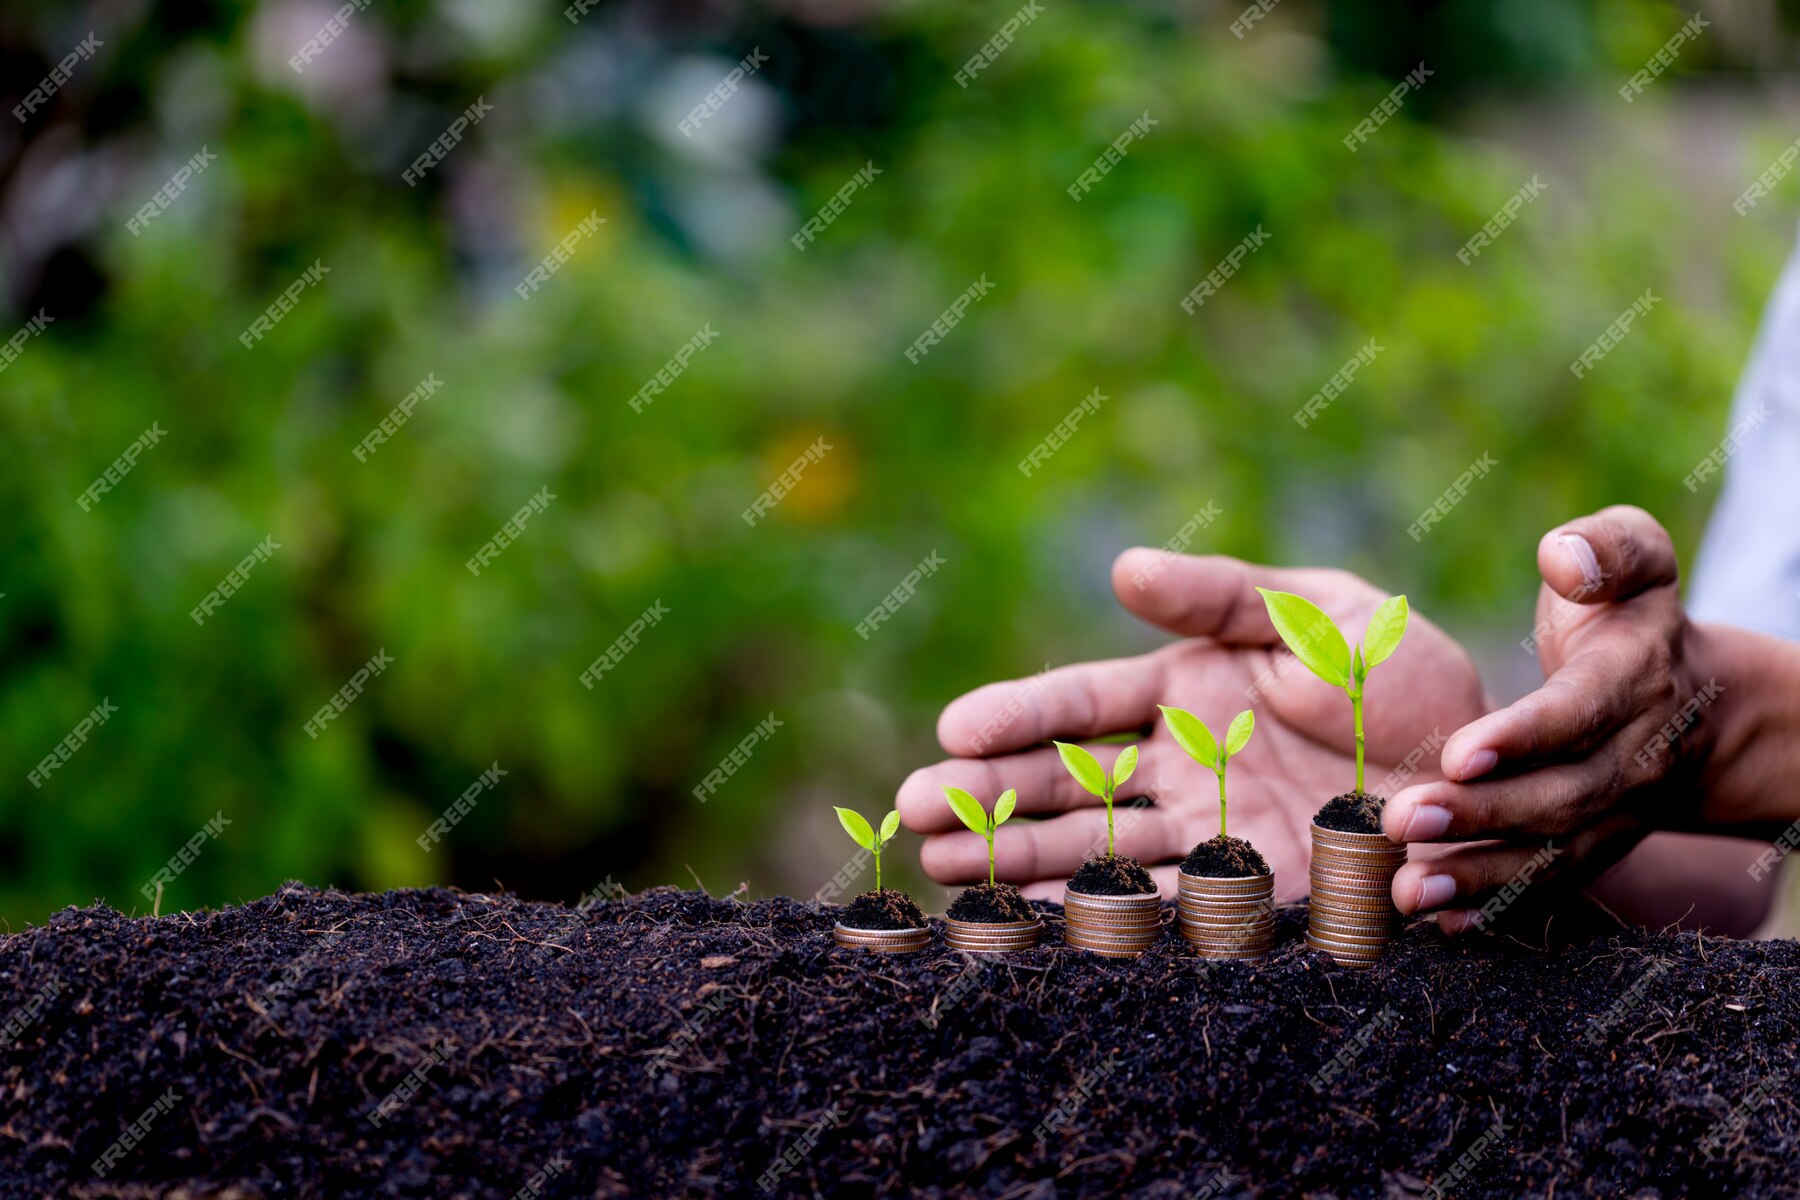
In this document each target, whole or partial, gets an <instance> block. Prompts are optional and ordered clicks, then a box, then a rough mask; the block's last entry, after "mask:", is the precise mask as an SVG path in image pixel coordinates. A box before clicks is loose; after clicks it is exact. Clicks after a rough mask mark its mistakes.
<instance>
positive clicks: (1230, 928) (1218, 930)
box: [1180, 871, 1275, 959]
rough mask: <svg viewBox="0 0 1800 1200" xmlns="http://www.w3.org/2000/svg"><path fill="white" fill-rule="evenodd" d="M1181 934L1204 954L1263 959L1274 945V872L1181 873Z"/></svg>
mask: <svg viewBox="0 0 1800 1200" xmlns="http://www.w3.org/2000/svg"><path fill="white" fill-rule="evenodd" d="M1180 879H1181V895H1180V913H1181V936H1182V937H1183V938H1185V939H1186V940H1187V944H1188V945H1189V946H1191V947H1193V949H1194V953H1196V954H1198V955H1200V956H1201V957H1202V958H1242V959H1250V958H1262V957H1263V956H1264V955H1266V954H1268V952H1269V949H1270V947H1272V946H1273V945H1274V944H1275V877H1274V876H1273V875H1243V876H1238V877H1236V878H1229V879H1219V878H1213V877H1210V876H1205V875H1189V874H1188V873H1187V872H1186V871H1183V872H1181V875H1180Z"/></svg>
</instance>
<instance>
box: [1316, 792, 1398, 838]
mask: <svg viewBox="0 0 1800 1200" xmlns="http://www.w3.org/2000/svg"><path fill="white" fill-rule="evenodd" d="M1386 807H1387V797H1385V796H1371V795H1370V794H1369V793H1367V792H1345V793H1344V794H1343V795H1341V796H1333V797H1332V798H1331V799H1329V800H1327V801H1326V802H1325V806H1324V807H1323V808H1321V809H1320V810H1319V811H1318V812H1317V813H1316V814H1314V816H1313V821H1314V823H1315V824H1319V825H1323V826H1324V827H1325V828H1326V829H1335V830H1337V831H1338V832H1340V833H1380V832H1381V810H1382V809H1384V808H1386Z"/></svg>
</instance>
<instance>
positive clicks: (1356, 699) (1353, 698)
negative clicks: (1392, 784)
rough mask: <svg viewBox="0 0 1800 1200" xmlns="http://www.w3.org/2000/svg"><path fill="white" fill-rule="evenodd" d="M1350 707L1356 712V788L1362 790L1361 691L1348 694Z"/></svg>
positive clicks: (1358, 790)
mask: <svg viewBox="0 0 1800 1200" xmlns="http://www.w3.org/2000/svg"><path fill="white" fill-rule="evenodd" d="M1350 709H1351V711H1352V712H1354V713H1355V714H1356V790H1357V792H1358V793H1360V792H1361V791H1362V790H1363V727H1362V693H1361V692H1352V693H1351V694H1350Z"/></svg>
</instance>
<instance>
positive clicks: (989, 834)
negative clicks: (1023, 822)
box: [944, 787, 1019, 887]
mask: <svg viewBox="0 0 1800 1200" xmlns="http://www.w3.org/2000/svg"><path fill="white" fill-rule="evenodd" d="M944 799H946V800H948V801H949V802H950V811H951V812H953V813H955V814H956V815H957V817H958V818H959V819H960V820H961V821H962V823H963V824H964V825H967V826H968V827H969V828H970V829H973V830H974V831H975V832H976V833H979V834H980V835H981V836H982V837H984V838H986V839H987V844H988V886H989V887H993V886H994V835H995V834H996V833H998V832H999V831H1000V827H1001V826H1002V825H1004V824H1006V818H1008V817H1010V816H1012V815H1013V805H1015V804H1017V803H1018V802H1019V793H1018V792H1017V791H1016V790H1014V789H1013V788H1007V789H1006V790H1005V791H1004V792H1001V793H1000V799H998V800H996V801H994V815H993V816H991V817H990V816H988V813H987V809H985V808H983V807H981V801H979V800H977V799H976V798H975V797H973V796H971V795H969V793H967V792H965V791H963V790H962V789H961V788H957V787H945V788H944Z"/></svg>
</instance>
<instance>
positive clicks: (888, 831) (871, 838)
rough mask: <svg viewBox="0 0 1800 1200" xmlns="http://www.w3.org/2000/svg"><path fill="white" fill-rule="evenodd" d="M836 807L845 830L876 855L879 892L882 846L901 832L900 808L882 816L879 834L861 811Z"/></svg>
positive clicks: (858, 843)
mask: <svg viewBox="0 0 1800 1200" xmlns="http://www.w3.org/2000/svg"><path fill="white" fill-rule="evenodd" d="M834 809H835V811H836V812H837V815H838V823H839V824H840V825H842V826H843V827H844V832H845V833H847V834H849V835H850V840H851V841H853V842H855V843H856V844H857V845H859V846H861V847H862V848H863V849H864V850H867V851H868V852H869V853H870V854H873V855H874V856H875V890H876V891H878V892H879V891H880V890H881V848H882V847H883V846H885V845H887V844H888V843H889V842H891V841H893V840H894V835H895V834H896V833H899V832H900V810H899V809H895V810H894V811H893V812H891V813H889V814H888V815H887V816H885V817H883V818H882V820H881V834H880V836H877V835H876V833H875V830H874V827H872V826H871V825H870V824H869V823H868V822H867V821H865V820H863V818H862V814H861V813H859V812H856V811H855V810H853V809H848V808H835V806H834Z"/></svg>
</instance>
